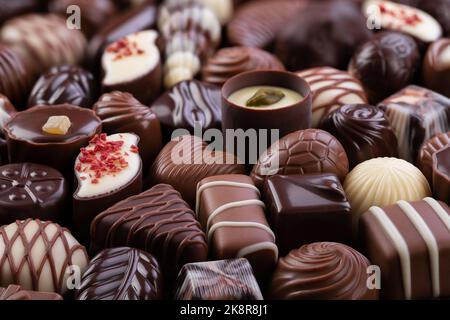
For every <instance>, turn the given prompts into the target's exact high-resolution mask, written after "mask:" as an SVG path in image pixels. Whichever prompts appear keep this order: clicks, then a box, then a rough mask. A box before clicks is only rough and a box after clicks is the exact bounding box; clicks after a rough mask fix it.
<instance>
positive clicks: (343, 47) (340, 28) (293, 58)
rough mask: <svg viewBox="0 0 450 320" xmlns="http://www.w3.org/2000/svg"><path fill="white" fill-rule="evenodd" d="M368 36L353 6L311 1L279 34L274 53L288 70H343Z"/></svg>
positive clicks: (342, 3) (360, 17)
mask: <svg viewBox="0 0 450 320" xmlns="http://www.w3.org/2000/svg"><path fill="white" fill-rule="evenodd" d="M330 30H333V31H330ZM370 37H371V31H370V30H369V29H367V27H366V19H365V18H364V16H363V15H362V13H361V11H360V10H359V9H358V8H357V7H356V6H354V5H351V4H350V3H349V2H346V1H345V2H344V1H341V0H334V1H318V2H311V3H309V4H308V6H307V7H306V8H305V9H304V10H301V11H300V12H299V14H297V15H296V16H295V21H293V22H292V23H290V24H288V25H287V26H286V27H285V28H284V29H283V30H282V31H281V32H280V33H279V35H278V37H277V41H276V49H275V52H276V55H277V56H278V57H279V58H280V60H281V61H282V62H283V63H284V65H285V66H286V68H287V69H288V70H302V69H306V68H311V67H319V66H330V67H335V68H338V69H344V68H346V67H347V65H348V62H349V61H350V58H351V57H352V54H353V52H354V51H355V49H356V48H357V47H358V46H359V45H361V44H362V43H364V42H365V41H367V40H368V39H369V38H370Z"/></svg>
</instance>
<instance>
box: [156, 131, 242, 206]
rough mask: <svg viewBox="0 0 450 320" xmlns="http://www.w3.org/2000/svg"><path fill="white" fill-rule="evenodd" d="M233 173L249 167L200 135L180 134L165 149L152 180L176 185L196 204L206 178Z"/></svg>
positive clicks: (240, 172) (191, 203) (189, 201)
mask: <svg viewBox="0 0 450 320" xmlns="http://www.w3.org/2000/svg"><path fill="white" fill-rule="evenodd" d="M232 173H235V174H245V167H244V166H243V165H242V164H239V162H238V159H237V158H236V157H234V155H232V154H229V153H225V152H222V151H216V150H210V149H209V148H208V145H207V144H206V143H205V142H203V141H202V139H200V138H198V137H196V136H179V137H177V138H175V139H173V140H172V141H170V142H169V143H168V144H166V145H165V147H164V148H163V149H162V150H161V152H160V153H159V155H158V157H157V158H156V160H155V162H154V163H153V166H152V168H151V169H150V174H149V180H150V182H151V183H152V184H158V183H167V184H170V185H172V186H173V187H174V188H175V189H176V190H177V191H179V192H180V193H181V196H182V197H183V199H184V200H185V201H186V202H187V203H188V204H189V205H190V206H191V207H195V190H196V187H197V184H198V183H199V182H200V181H201V180H202V179H203V178H206V177H210V176H216V175H221V174H232Z"/></svg>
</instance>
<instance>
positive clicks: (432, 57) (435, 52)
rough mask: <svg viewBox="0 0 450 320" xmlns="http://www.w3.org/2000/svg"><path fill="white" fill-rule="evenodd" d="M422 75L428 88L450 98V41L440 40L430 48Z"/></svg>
mask: <svg viewBox="0 0 450 320" xmlns="http://www.w3.org/2000/svg"><path fill="white" fill-rule="evenodd" d="M449 15H450V11H449ZM449 20H450V17H449ZM422 73H423V81H424V84H425V86H426V87H427V88H430V89H432V90H434V91H437V92H439V93H441V94H443V95H445V96H447V97H449V98H450V86H449V83H450V39H446V38H444V39H440V40H438V41H436V42H434V43H432V44H431V45H430V46H429V47H428V51H427V53H426V55H425V59H424V63H423V69H422Z"/></svg>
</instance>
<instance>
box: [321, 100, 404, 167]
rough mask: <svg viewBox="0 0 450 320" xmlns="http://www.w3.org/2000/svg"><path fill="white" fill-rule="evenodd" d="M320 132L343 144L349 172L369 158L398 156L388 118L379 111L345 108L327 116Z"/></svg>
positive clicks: (353, 106) (356, 106)
mask: <svg viewBox="0 0 450 320" xmlns="http://www.w3.org/2000/svg"><path fill="white" fill-rule="evenodd" d="M320 128H321V129H323V130H325V131H328V132H329V133H331V134H332V135H334V136H335V137H336V138H337V139H338V140H339V142H340V143H342V146H343V147H344V149H345V152H346V153H347V157H348V161H349V164H350V169H352V168H353V167H355V166H356V165H357V164H359V163H361V162H364V161H366V160H369V159H372V158H377V157H397V155H398V151H397V150H398V149H397V138H396V136H395V134H394V131H393V130H392V128H391V125H390V123H389V120H388V118H387V117H386V116H385V114H384V112H383V111H381V109H379V108H378V107H375V106H371V105H367V104H351V105H344V106H342V107H340V108H339V109H337V110H335V111H334V112H332V113H331V114H329V115H328V116H327V117H326V118H325V119H324V120H323V121H322V124H321V126H320Z"/></svg>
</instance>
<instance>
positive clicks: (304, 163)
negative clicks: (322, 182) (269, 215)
mask: <svg viewBox="0 0 450 320" xmlns="http://www.w3.org/2000/svg"><path fill="white" fill-rule="evenodd" d="M307 173H334V174H336V175H337V176H338V177H339V179H340V180H341V181H343V180H344V179H345V176H346V175H347V173H348V159H347V155H346V154H345V150H344V148H343V147H342V145H341V143H340V142H339V141H338V140H337V139H336V138H335V137H333V136H332V135H331V134H329V133H328V132H326V131H323V130H320V129H306V130H299V131H295V132H292V133H290V134H288V135H286V136H284V137H282V138H281V139H280V140H279V141H278V142H276V143H274V144H273V145H272V146H270V148H269V149H267V151H266V152H264V153H263V154H262V155H261V156H260V158H259V159H258V163H257V164H255V166H254V167H253V170H252V173H251V177H252V179H253V181H254V182H255V185H256V186H257V187H258V188H260V189H261V187H262V186H263V184H264V181H265V180H266V178H267V177H269V176H271V175H275V174H283V175H289V174H307Z"/></svg>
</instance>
